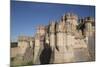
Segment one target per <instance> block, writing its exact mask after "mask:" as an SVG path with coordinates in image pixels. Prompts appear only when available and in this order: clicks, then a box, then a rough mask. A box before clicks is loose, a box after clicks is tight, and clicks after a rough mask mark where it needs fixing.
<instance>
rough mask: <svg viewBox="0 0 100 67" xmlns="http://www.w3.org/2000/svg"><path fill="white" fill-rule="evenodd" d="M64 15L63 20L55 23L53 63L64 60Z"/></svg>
mask: <svg viewBox="0 0 100 67" xmlns="http://www.w3.org/2000/svg"><path fill="white" fill-rule="evenodd" d="M64 18H65V15H64V16H63V17H62V19H63V20H60V22H59V23H58V24H57V25H56V44H55V45H56V49H55V54H54V63H63V62H65V61H66V60H65V58H64V56H65V53H66V47H65V45H66V44H67V43H66V24H65V19H64Z"/></svg>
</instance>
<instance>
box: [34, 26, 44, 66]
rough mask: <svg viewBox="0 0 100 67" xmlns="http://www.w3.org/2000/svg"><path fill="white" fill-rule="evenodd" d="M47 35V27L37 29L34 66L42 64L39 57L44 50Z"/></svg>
mask: <svg viewBox="0 0 100 67" xmlns="http://www.w3.org/2000/svg"><path fill="white" fill-rule="evenodd" d="M44 35H45V26H42V25H40V26H38V27H37V33H36V35H35V47H34V58H33V63H34V64H40V60H39V56H40V53H41V51H42V49H43V41H44V40H43V39H44Z"/></svg>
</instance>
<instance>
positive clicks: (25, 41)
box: [18, 36, 30, 56]
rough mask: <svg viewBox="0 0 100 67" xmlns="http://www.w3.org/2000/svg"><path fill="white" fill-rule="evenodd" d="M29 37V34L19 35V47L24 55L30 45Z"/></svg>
mask: <svg viewBox="0 0 100 67" xmlns="http://www.w3.org/2000/svg"><path fill="white" fill-rule="evenodd" d="M29 39H30V38H29V37H27V36H19V37H18V47H19V48H20V54H21V55H22V56H23V55H24V53H25V51H26V49H27V48H28V47H30V43H29Z"/></svg>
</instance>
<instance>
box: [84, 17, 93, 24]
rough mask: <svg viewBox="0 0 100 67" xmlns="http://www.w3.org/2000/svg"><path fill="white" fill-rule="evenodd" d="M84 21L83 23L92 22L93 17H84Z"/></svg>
mask: <svg viewBox="0 0 100 67" xmlns="http://www.w3.org/2000/svg"><path fill="white" fill-rule="evenodd" d="M84 21H85V23H86V22H90V23H93V22H94V18H93V17H86V18H85V19H84Z"/></svg>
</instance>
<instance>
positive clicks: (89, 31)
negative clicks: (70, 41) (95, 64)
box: [84, 17, 95, 60]
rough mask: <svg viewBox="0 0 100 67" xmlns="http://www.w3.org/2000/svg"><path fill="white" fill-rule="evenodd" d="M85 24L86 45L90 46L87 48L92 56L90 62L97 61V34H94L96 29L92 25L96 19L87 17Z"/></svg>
mask: <svg viewBox="0 0 100 67" xmlns="http://www.w3.org/2000/svg"><path fill="white" fill-rule="evenodd" d="M84 23H85V29H84V33H85V39H86V43H87V44H88V45H87V46H88V49H89V53H90V56H91V59H90V60H95V34H94V27H93V25H92V24H93V23H94V19H93V18H92V17H87V18H85V20H84Z"/></svg>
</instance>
